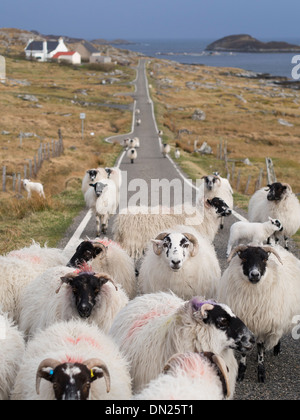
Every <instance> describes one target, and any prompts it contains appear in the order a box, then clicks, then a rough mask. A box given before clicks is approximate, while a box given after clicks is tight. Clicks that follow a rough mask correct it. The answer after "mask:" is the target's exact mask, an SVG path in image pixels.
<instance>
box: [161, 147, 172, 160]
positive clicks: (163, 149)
mask: <svg viewBox="0 0 300 420" xmlns="http://www.w3.org/2000/svg"><path fill="white" fill-rule="evenodd" d="M170 152H171V147H170V145H169V144H163V145H162V146H161V153H162V155H163V157H164V158H166V157H167V155H168V154H169V153H170Z"/></svg>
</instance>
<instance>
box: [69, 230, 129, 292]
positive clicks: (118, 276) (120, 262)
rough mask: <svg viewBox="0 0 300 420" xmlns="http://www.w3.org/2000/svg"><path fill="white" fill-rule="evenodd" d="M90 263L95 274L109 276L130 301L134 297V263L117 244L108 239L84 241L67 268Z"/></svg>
mask: <svg viewBox="0 0 300 420" xmlns="http://www.w3.org/2000/svg"><path fill="white" fill-rule="evenodd" d="M84 263H90V265H91V267H92V268H93V270H94V271H95V272H97V273H100V272H104V273H107V274H109V275H110V276H111V277H112V278H113V279H114V280H115V281H116V283H118V284H120V285H121V286H122V287H123V289H124V290H125V292H126V294H127V295H128V297H129V298H130V299H133V298H134V297H135V296H136V293H137V290H136V275H135V267H134V261H133V260H132V259H131V258H130V257H129V255H128V254H127V252H125V251H124V250H123V249H122V248H121V247H120V245H119V244H117V243H116V242H113V241H111V240H109V239H108V238H104V239H98V240H95V241H91V240H86V241H83V242H81V243H80V244H79V246H78V247H77V249H76V252H75V254H74V255H73V256H72V258H71V260H70V261H69V263H68V267H75V268H76V267H79V266H81V265H82V264H84Z"/></svg>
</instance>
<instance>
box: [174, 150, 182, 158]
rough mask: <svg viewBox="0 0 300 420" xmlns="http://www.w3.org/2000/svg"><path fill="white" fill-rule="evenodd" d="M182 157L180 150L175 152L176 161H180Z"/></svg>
mask: <svg viewBox="0 0 300 420" xmlns="http://www.w3.org/2000/svg"><path fill="white" fill-rule="evenodd" d="M180 156H181V153H180V150H179V149H176V150H175V159H179V158H180Z"/></svg>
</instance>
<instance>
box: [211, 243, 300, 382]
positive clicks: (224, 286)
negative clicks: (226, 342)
mask: <svg viewBox="0 0 300 420" xmlns="http://www.w3.org/2000/svg"><path fill="white" fill-rule="evenodd" d="M235 255H237V256H236V257H235V258H234V256H235ZM229 262H230V265H229V267H228V269H227V270H226V271H225V273H224V275H223V277H222V279H221V282H220V288H219V293H218V299H220V300H221V301H222V302H224V303H226V304H227V305H229V306H230V307H231V308H232V310H233V311H234V312H235V313H236V314H237V316H239V317H240V318H241V319H243V321H244V322H245V323H246V325H247V326H248V328H250V329H251V330H252V331H253V333H254V334H255V336H256V338H257V343H258V353H259V358H258V361H259V362H258V381H259V382H261V383H263V382H265V379H266V374H265V366H264V350H265V349H266V350H271V349H273V348H274V347H275V348H274V354H275V355H278V354H279V353H280V340H281V338H282V337H283V336H284V335H285V334H288V333H289V332H290V331H291V330H292V319H293V316H294V315H297V314H299V313H300V261H299V260H298V259H297V258H296V257H294V256H293V255H292V254H290V253H289V252H287V251H286V250H284V249H283V248H282V247H280V246H277V247H276V248H273V247H270V246H254V245H249V246H246V245H240V246H239V247H237V248H236V249H234V250H233V251H232V253H231V255H230V257H229ZM245 371H246V357H243V359H242V361H241V364H240V370H239V380H240V381H241V380H243V379H244V376H245Z"/></svg>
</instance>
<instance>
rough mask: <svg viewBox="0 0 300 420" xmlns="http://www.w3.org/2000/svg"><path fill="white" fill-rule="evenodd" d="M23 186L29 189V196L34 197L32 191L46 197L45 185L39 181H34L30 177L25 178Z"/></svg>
mask: <svg viewBox="0 0 300 420" xmlns="http://www.w3.org/2000/svg"><path fill="white" fill-rule="evenodd" d="M23 187H24V189H25V190H26V191H27V198H28V199H29V198H31V197H32V193H33V192H34V193H37V194H38V195H39V196H40V197H42V198H46V197H45V193H44V187H43V185H42V184H41V183H39V182H32V181H30V180H29V179H23Z"/></svg>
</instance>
